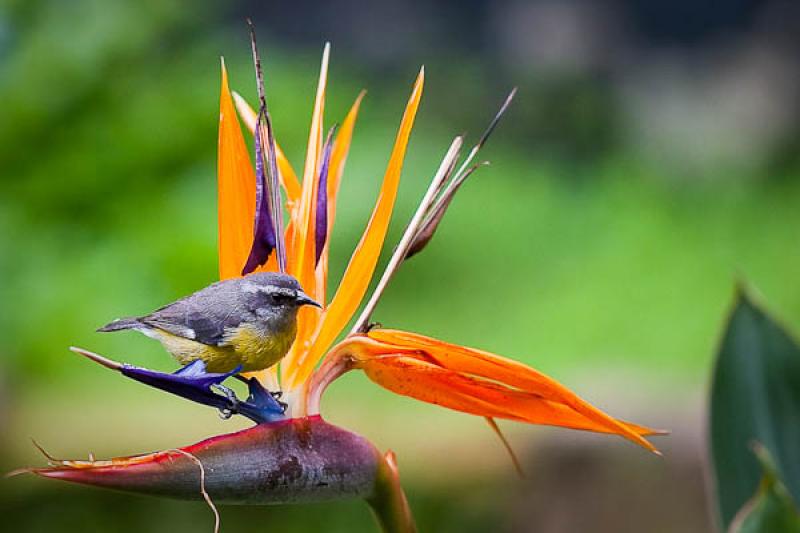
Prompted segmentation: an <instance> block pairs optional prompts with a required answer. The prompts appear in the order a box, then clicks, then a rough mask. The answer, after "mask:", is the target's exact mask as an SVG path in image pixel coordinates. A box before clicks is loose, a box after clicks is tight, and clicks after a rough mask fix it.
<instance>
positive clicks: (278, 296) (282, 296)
mask: <svg viewBox="0 0 800 533" xmlns="http://www.w3.org/2000/svg"><path fill="white" fill-rule="evenodd" d="M291 298H292V297H291V296H290V295H288V294H286V293H285V292H276V293H274V294H273V295H272V301H273V302H275V303H276V304H285V303H286V302H288V301H289V300H290V299H291Z"/></svg>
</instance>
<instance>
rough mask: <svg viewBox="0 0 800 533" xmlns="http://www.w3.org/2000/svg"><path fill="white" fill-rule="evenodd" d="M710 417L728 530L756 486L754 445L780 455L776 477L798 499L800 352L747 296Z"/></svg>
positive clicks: (720, 366) (730, 335) (730, 336)
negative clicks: (760, 444)
mask: <svg viewBox="0 0 800 533" xmlns="http://www.w3.org/2000/svg"><path fill="white" fill-rule="evenodd" d="M710 416H711V424H710V426H711V455H712V459H713V463H714V470H715V482H716V489H717V498H718V503H719V512H720V516H721V519H722V523H723V525H724V526H725V527H727V526H728V525H729V524H730V523H731V521H732V520H733V518H734V516H735V515H736V513H737V512H738V511H739V509H741V508H742V506H743V505H744V504H745V502H746V501H747V500H748V499H749V498H750V496H751V495H752V494H753V492H754V490H755V488H756V486H757V484H758V480H759V477H760V469H759V465H758V463H757V461H756V460H755V458H754V457H753V455H752V453H751V451H750V446H751V445H752V443H753V442H754V441H758V442H760V443H762V444H763V446H764V447H765V448H766V449H767V450H769V451H770V453H771V454H772V455H773V456H774V457H775V466H776V470H777V472H778V473H779V474H780V477H781V478H782V479H784V480H785V481H786V483H787V485H788V489H789V491H790V492H791V493H792V494H793V495H794V497H795V499H797V496H798V494H800V446H798V443H799V442H800V348H798V346H797V344H796V343H795V342H793V341H792V339H791V338H790V337H789V335H788V334H787V333H786V331H785V330H784V329H782V328H781V327H780V326H778V325H777V324H776V323H775V322H774V321H773V320H772V319H771V318H770V317H769V316H768V315H767V314H766V313H764V311H762V310H761V309H759V308H758V307H757V306H755V305H754V304H753V303H752V301H751V300H750V299H749V298H748V297H747V296H746V295H745V294H744V293H743V292H740V293H739V295H738V297H737V302H736V306H735V309H734V311H733V314H732V315H731V317H730V320H729V322H728V326H727V330H726V332H725V335H724V338H723V340H722V345H721V347H720V350H719V354H718V355H717V364H716V368H715V370H714V376H713V384H712V389H711V414H710ZM771 502H772V500H770V499H767V500H764V501H763V503H762V504H761V505H762V507H766V508H771V506H772V503H771ZM767 510H768V509H767ZM765 512H766V511H765ZM753 520H756V519H755V518H754V519H753ZM770 531H778V530H770Z"/></svg>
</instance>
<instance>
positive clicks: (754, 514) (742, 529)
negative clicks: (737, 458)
mask: <svg viewBox="0 0 800 533" xmlns="http://www.w3.org/2000/svg"><path fill="white" fill-rule="evenodd" d="M754 451H755V454H756V457H758V460H759V462H760V463H761V468H762V469H763V471H764V476H763V477H762V478H761V484H760V485H759V487H758V491H757V492H756V494H755V495H754V496H753V498H752V499H751V500H750V501H749V502H747V503H746V504H745V506H744V507H742V510H741V511H739V514H737V515H736V517H735V518H734V520H733V523H731V528H730V533H800V514H798V512H797V507H795V504H794V502H793V501H792V497H791V496H790V495H789V491H787V490H786V487H785V486H784V485H783V483H781V480H780V479H779V477H778V473H777V472H776V471H775V463H774V461H773V460H772V457H771V456H770V454H769V452H768V451H767V450H766V448H764V447H763V446H762V445H761V444H756V445H755V446H754Z"/></svg>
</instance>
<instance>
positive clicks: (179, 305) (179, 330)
mask: <svg viewBox="0 0 800 533" xmlns="http://www.w3.org/2000/svg"><path fill="white" fill-rule="evenodd" d="M232 281H234V280H231V281H230V282H220V283H215V284H214V285H211V286H209V287H206V288H205V289H202V290H200V291H198V292H196V293H194V294H192V295H190V296H187V297H186V298H182V299H180V300H178V301H177V302H174V303H171V304H169V305H166V306H164V307H162V308H161V309H158V310H157V311H154V312H153V313H151V314H149V315H147V316H145V317H142V318H141V319H140V321H141V322H143V323H145V324H147V325H149V326H153V327H156V328H159V329H163V330H164V331H167V332H169V333H172V334H173V335H177V336H179V337H183V338H186V339H190V340H193V341H197V342H200V343H202V344H207V345H210V346H220V345H221V344H223V343H224V342H225V339H224V337H225V332H226V330H228V329H229V328H235V327H236V326H238V325H239V324H241V323H242V322H243V321H248V320H252V316H251V315H252V314H253V311H252V310H251V309H248V308H247V307H246V306H244V305H243V304H242V301H241V297H240V294H241V293H240V290H239V287H238V284H234V283H232Z"/></svg>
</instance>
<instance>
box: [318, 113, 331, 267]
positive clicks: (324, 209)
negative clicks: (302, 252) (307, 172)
mask: <svg viewBox="0 0 800 533" xmlns="http://www.w3.org/2000/svg"><path fill="white" fill-rule="evenodd" d="M335 133H336V126H334V127H332V128H331V130H330V131H329V132H328V138H327V139H326V140H325V146H324V148H323V149H322V166H321V168H320V170H319V183H318V185H317V216H316V220H315V221H314V240H315V246H316V259H315V263H314V265H317V264H318V263H319V258H320V257H321V256H322V250H323V249H324V248H325V241H326V240H327V239H328V170H329V169H330V163H331V152H332V150H333V135H334V134H335Z"/></svg>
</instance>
